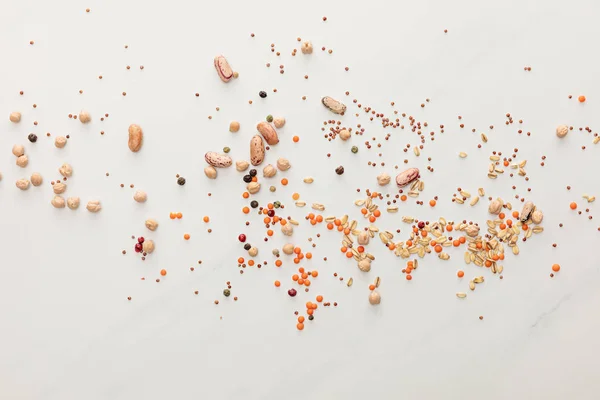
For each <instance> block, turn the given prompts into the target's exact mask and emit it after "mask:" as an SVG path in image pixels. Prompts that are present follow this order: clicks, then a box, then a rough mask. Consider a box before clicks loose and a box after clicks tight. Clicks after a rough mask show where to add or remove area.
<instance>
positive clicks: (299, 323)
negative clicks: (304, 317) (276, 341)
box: [296, 322, 304, 331]
mask: <svg viewBox="0 0 600 400" xmlns="http://www.w3.org/2000/svg"><path fill="white" fill-rule="evenodd" d="M296 328H298V330H299V331H301V330H303V329H304V324H303V323H301V322H298V324H297V325H296Z"/></svg>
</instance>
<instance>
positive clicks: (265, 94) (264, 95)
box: [258, 90, 267, 99]
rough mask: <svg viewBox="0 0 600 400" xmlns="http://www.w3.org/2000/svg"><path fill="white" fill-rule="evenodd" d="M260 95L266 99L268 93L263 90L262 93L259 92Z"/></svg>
mask: <svg viewBox="0 0 600 400" xmlns="http://www.w3.org/2000/svg"><path fill="white" fill-rule="evenodd" d="M258 95H259V96H260V97H261V98H262V99H264V98H265V97H267V92H265V91H264V90H261V91H260V92H258Z"/></svg>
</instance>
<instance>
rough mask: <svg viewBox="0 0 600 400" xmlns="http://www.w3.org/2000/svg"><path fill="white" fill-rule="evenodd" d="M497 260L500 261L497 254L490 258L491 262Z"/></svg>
mask: <svg viewBox="0 0 600 400" xmlns="http://www.w3.org/2000/svg"><path fill="white" fill-rule="evenodd" d="M499 259H500V256H499V255H498V254H494V255H493V256H492V260H494V261H498V260H499Z"/></svg>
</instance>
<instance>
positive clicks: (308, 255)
mask: <svg viewBox="0 0 600 400" xmlns="http://www.w3.org/2000/svg"><path fill="white" fill-rule="evenodd" d="M306 258H307V259H309V260H310V259H311V258H312V253H310V252H309V253H306Z"/></svg>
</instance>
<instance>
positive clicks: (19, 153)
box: [12, 144, 25, 157]
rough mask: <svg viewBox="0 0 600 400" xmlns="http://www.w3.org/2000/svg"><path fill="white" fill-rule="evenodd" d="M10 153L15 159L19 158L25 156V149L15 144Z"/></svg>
mask: <svg viewBox="0 0 600 400" xmlns="http://www.w3.org/2000/svg"><path fill="white" fill-rule="evenodd" d="M12 153H13V154H14V155H15V157H21V156H22V155H23V154H25V147H23V146H22V145H20V144H15V145H14V146H13V148H12Z"/></svg>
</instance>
